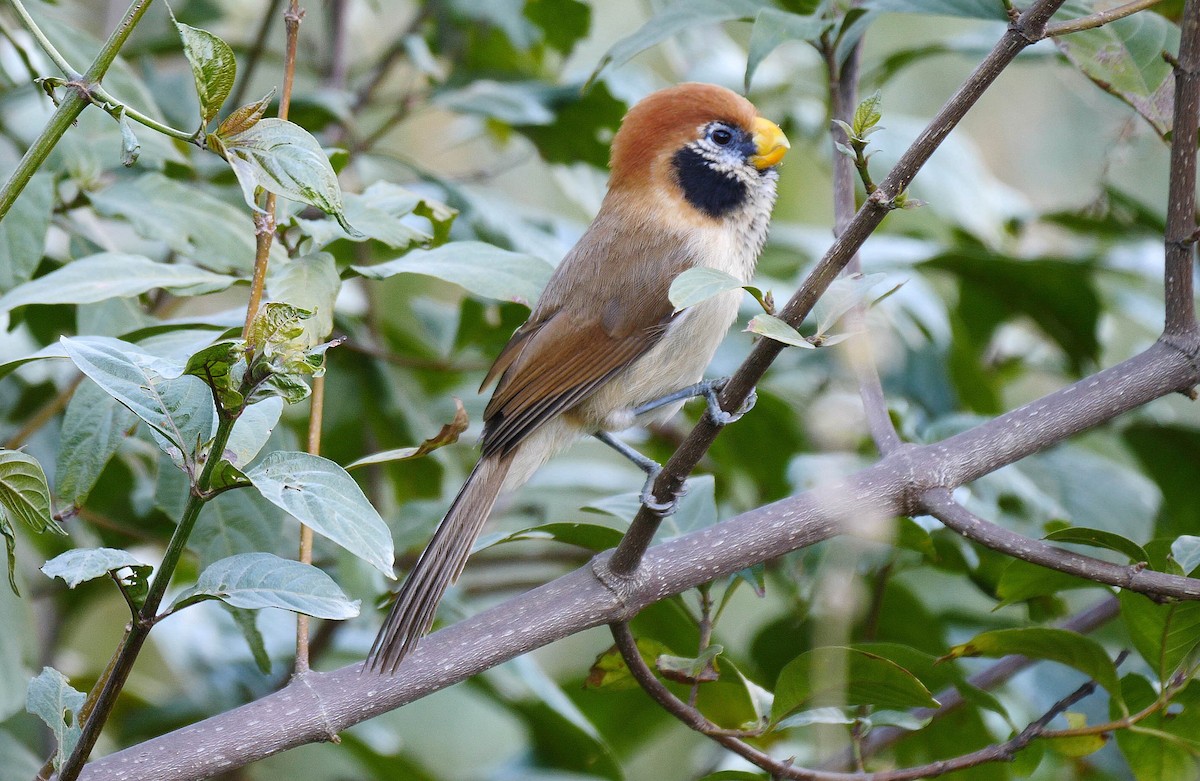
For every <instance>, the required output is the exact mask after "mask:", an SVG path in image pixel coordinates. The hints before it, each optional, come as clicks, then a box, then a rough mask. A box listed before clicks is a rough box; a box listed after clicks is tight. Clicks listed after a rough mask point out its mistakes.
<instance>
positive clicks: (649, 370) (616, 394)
mask: <svg viewBox="0 0 1200 781" xmlns="http://www.w3.org/2000/svg"><path fill="white" fill-rule="evenodd" d="M740 300H741V291H740V290H733V291H726V292H724V293H721V294H719V295H717V296H714V297H712V298H710V299H708V300H707V301H703V302H701V303H699V304H696V305H695V306H693V307H691V308H689V309H688V310H687V311H685V312H683V313H682V314H680V315H679V317H677V318H676V319H675V320H674V321H673V322H672V323H671V325H670V326H669V327H668V328H667V332H666V333H665V334H663V336H662V338H661V339H659V341H658V342H657V343H656V344H655V345H654V347H652V348H650V350H649V351H648V352H647V353H646V354H645V355H643V356H642V357H640V358H638V359H637V360H636V361H634V362H633V363H632V364H630V365H629V367H628V368H626V369H624V370H622V371H621V372H619V373H618V374H617V375H616V376H615V377H613V379H612V380H610V381H609V382H607V383H605V384H604V386H603V387H601V388H600V389H599V390H597V391H596V393H595V394H593V395H592V396H591V398H589V399H587V400H586V401H584V402H583V403H582V404H580V405H579V407H577V408H576V409H575V410H573V411H572V412H573V413H574V415H576V416H578V418H579V419H581V423H582V425H583V427H584V429H585V430H592V431H597V430H607V431H619V430H621V429H624V428H628V427H629V426H631V425H633V423H634V418H633V413H632V410H633V408H634V407H637V406H638V405H641V404H644V403H646V402H648V401H654V400H655V399H659V398H661V397H663V396H665V395H667V394H668V393H672V392H674V391H677V390H679V389H681V388H685V387H687V386H689V385H692V384H694V383H696V382H698V381H699V380H700V378H701V377H703V376H704V370H705V369H706V368H707V367H708V364H709V362H710V361H711V360H712V357H713V354H714V353H715V352H716V351H717V347H718V346H719V345H720V344H721V340H722V339H724V338H725V334H726V333H728V331H729V326H730V324H731V323H733V321H734V319H735V318H736V317H737V310H738V303H739V302H740ZM681 403H682V402H680V403H679V404H670V405H667V406H664V407H661V408H659V409H657V410H655V411H654V412H653V413H651V414H649V415H647V416H645V417H644V418H640V419H639V422H642V423H644V422H649V421H652V420H665V419H667V418H669V417H670V416H671V415H673V414H674V413H675V412H676V410H678V409H679V407H680V404H681Z"/></svg>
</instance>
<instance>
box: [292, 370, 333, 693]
mask: <svg viewBox="0 0 1200 781" xmlns="http://www.w3.org/2000/svg"><path fill="white" fill-rule="evenodd" d="M324 417H325V375H324V374H322V375H320V376H318V377H314V378H313V383H312V396H311V397H309V413H308V448H307V450H308V452H309V453H311V454H312V455H314V456H319V455H320V454H321V422H322V420H323V419H324ZM312 554H313V530H312V528H310V527H309V526H308V525H307V524H303V523H302V524H300V555H299V560H300V563H302V564H312ZM308 660H309V643H308V616H306V615H305V614H303V613H297V614H296V664H295V667H294V668H293V669H294V672H295V674H296V675H303V674H304V673H306V672H308V669H309V665H308Z"/></svg>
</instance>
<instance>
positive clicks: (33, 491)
mask: <svg viewBox="0 0 1200 781" xmlns="http://www.w3.org/2000/svg"><path fill="white" fill-rule="evenodd" d="M0 510H3V511H4V516H5V517H6V518H7V519H9V520H12V519H14V518H16V519H19V520H20V521H22V522H24V523H25V525H26V526H28V527H29V528H31V529H33V530H34V531H35V532H38V533H39V534H40V533H41V532H44V531H53V532H57V533H58V534H66V532H64V531H63V530H62V528H61V527H60V526H59V525H58V524H57V523H55V522H54V518H53V517H52V515H51V513H50V488H49V486H47V485H46V473H45V472H43V471H42V465H41V464H39V463H38V462H37V459H35V458H34V457H33V456H31V455H29V454H28V453H23V452H21V451H20V450H6V449H3V448H0ZM10 575H11V567H10Z"/></svg>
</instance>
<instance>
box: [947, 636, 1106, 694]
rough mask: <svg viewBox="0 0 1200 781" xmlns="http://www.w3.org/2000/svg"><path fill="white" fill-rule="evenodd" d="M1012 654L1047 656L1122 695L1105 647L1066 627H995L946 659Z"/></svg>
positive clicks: (951, 651)
mask: <svg viewBox="0 0 1200 781" xmlns="http://www.w3.org/2000/svg"><path fill="white" fill-rule="evenodd" d="M1010 654H1020V655H1022V656H1028V657H1030V658H1032V659H1047V660H1049V661H1052V662H1058V663H1059V664H1065V665H1067V666H1068V667H1074V668H1075V669H1076V670H1079V671H1080V672H1081V673H1083V674H1084V675H1086V676H1088V677H1089V678H1091V679H1092V680H1094V681H1095V682H1096V683H1098V684H1100V686H1102V687H1103V688H1104V689H1105V690H1106V691H1108V693H1109V694H1110V695H1112V696H1113V697H1120V696H1121V687H1120V684H1119V682H1118V680H1117V669H1116V667H1114V666H1113V663H1112V660H1111V659H1109V658H1108V654H1107V653H1106V652H1105V650H1104V647H1103V646H1101V645H1100V644H1099V643H1098V642H1096V641H1095V640H1092V639H1091V638H1090V637H1084V636H1083V635H1081V634H1079V633H1078V632H1071V631H1068V630H1066V629H1054V628H1051V627H1040V626H1035V627H1026V628H1023V629H994V630H991V631H989V632H982V633H980V634H978V635H975V637H974V638H972V639H971V640H969V641H968V642H965V643H962V644H960V645H956V646H954V647H953V648H951V649H950V652H949V653H948V654H946V656H945V657H943V658H946V659H958V658H960V657H963V656H986V657H988V658H990V659H996V658H999V657H1001V656H1008V655H1010Z"/></svg>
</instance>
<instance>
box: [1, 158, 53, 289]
mask: <svg viewBox="0 0 1200 781" xmlns="http://www.w3.org/2000/svg"><path fill="white" fill-rule="evenodd" d="M53 207H54V177H53V176H52V175H51V174H48V173H41V174H36V175H35V176H34V177H33V178H32V179H30V180H29V184H27V185H25V189H24V190H22V191H21V195H20V196H18V198H17V200H16V203H14V204H13V205H12V207H11V208H10V209H9V210H8V214H7V215H5V219H3V220H0V291H5V290H11V289H12V288H14V287H16V286H17V285H19V284H21V283H22V282H25V281H26V280H28V279H29V278H30V277H31V276H33V272H34V271H36V270H37V267H38V263H40V262H41V260H42V250H43V249H44V248H45V245H46V231H47V230H49V228H50V210H51V209H52V208H53Z"/></svg>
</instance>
